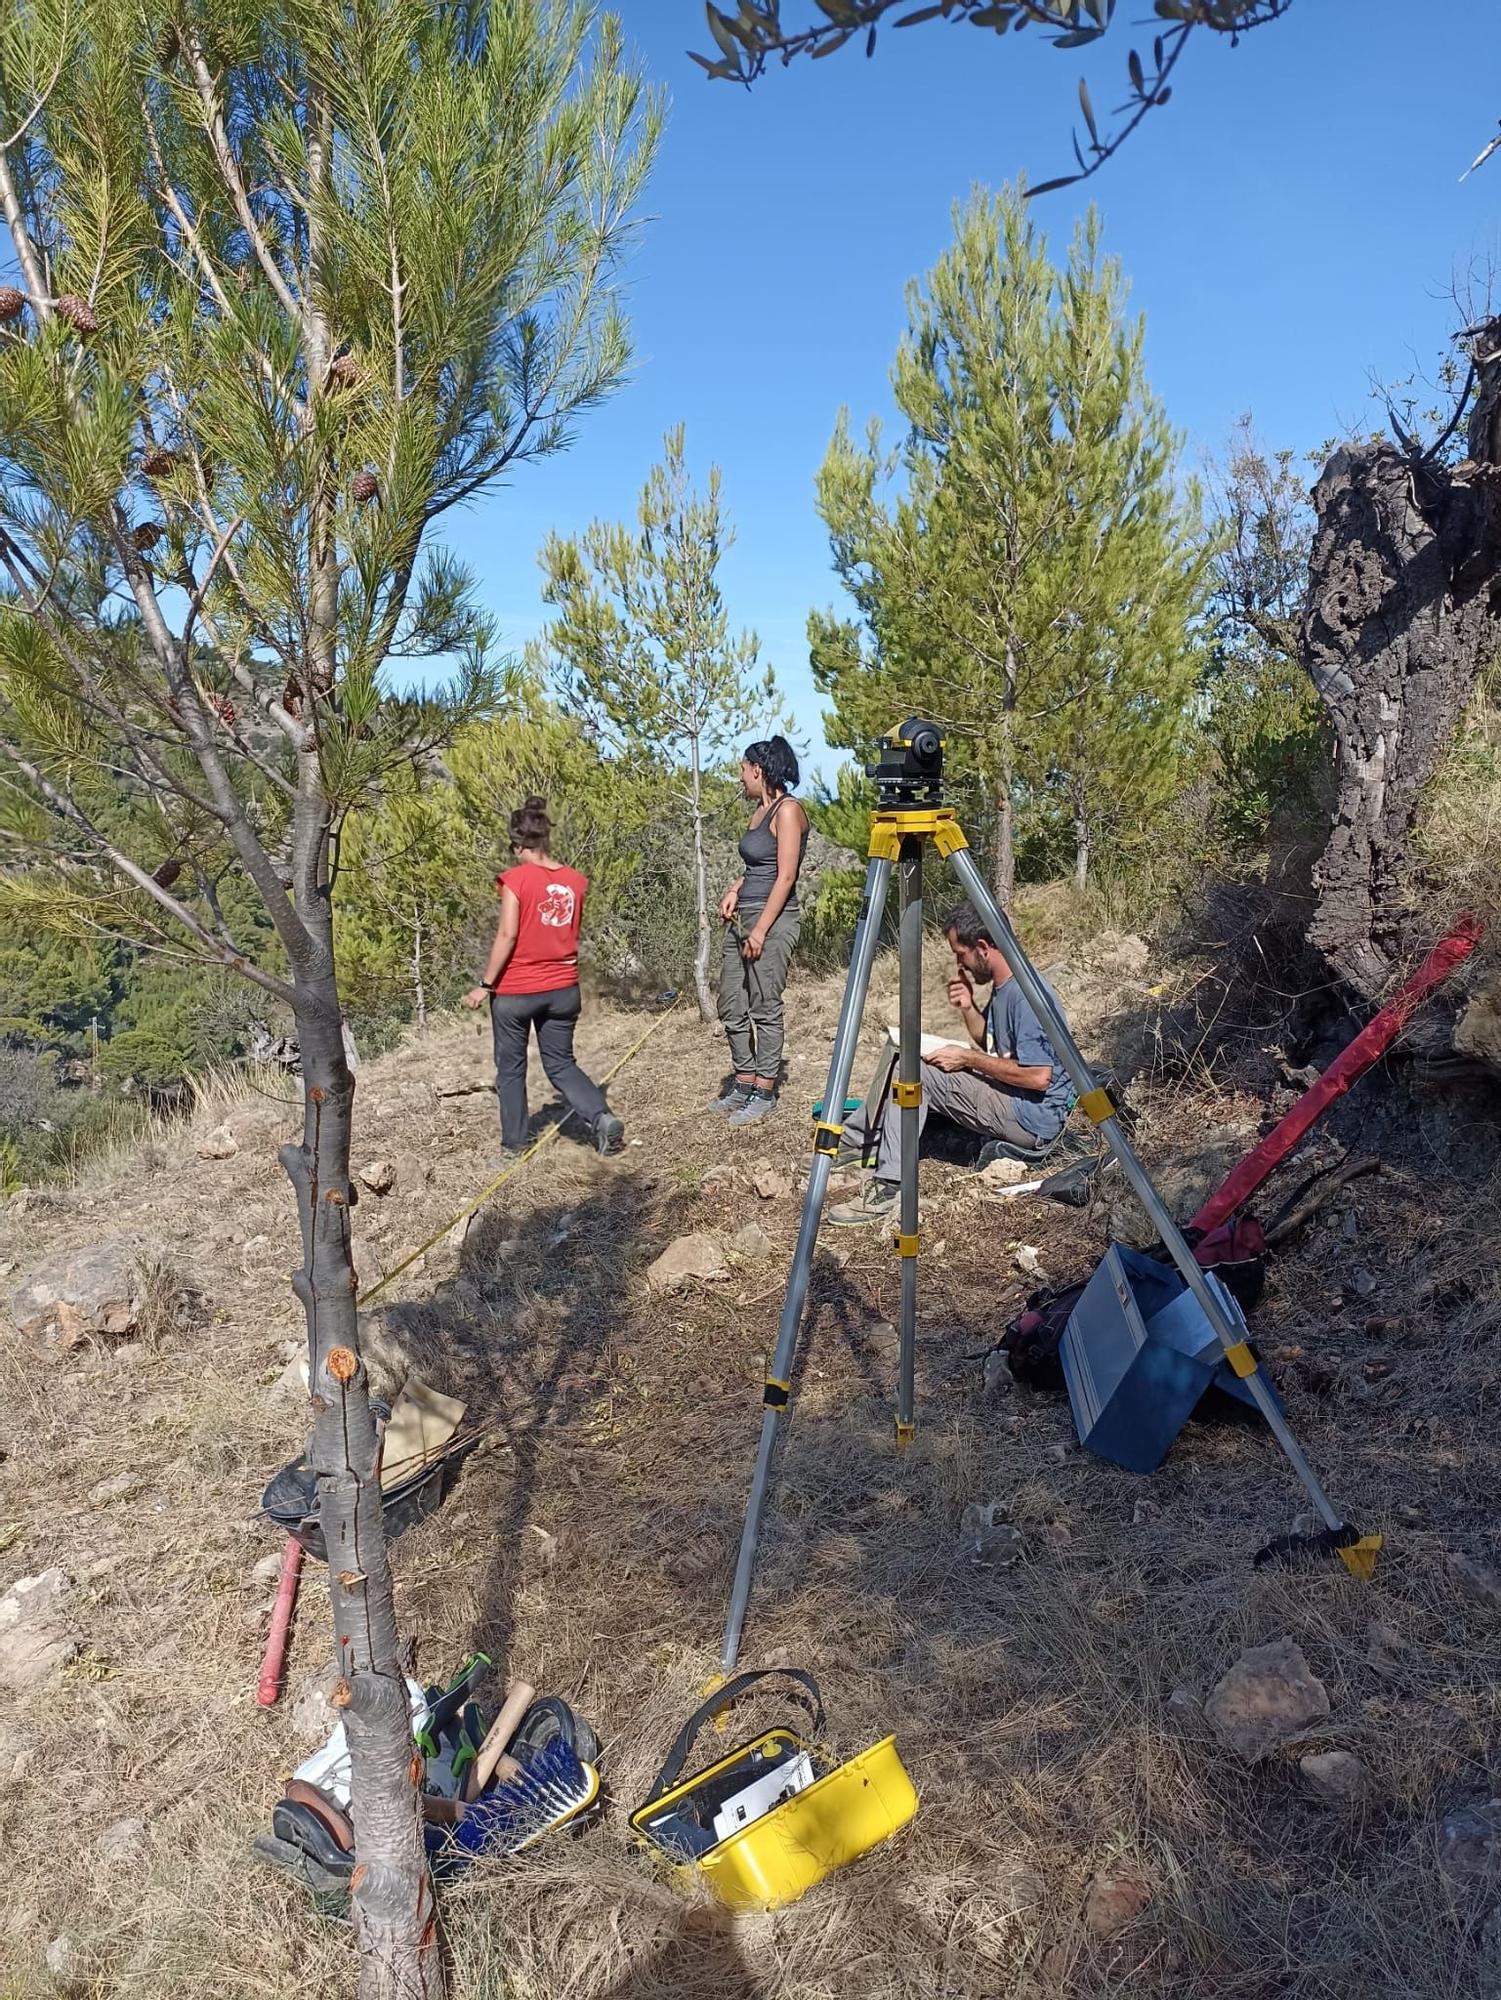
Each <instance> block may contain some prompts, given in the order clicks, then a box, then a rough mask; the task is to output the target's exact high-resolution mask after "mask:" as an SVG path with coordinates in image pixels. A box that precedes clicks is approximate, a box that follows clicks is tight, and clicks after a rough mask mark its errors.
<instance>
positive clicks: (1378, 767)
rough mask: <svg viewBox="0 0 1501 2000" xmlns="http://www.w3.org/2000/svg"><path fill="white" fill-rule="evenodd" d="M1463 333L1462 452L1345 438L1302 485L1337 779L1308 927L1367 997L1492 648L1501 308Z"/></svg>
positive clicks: (1315, 662) (1315, 668) (1499, 502)
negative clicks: (1470, 379) (1453, 459)
mask: <svg viewBox="0 0 1501 2000" xmlns="http://www.w3.org/2000/svg"><path fill="white" fill-rule="evenodd" d="M1467 338H1468V340H1469V342H1470V344H1471V355H1472V360H1473V363H1474V370H1475V376H1474V388H1475V395H1474V401H1473V404H1472V406H1471V409H1470V416H1469V437H1468V443H1469V456H1468V457H1467V458H1466V459H1464V460H1463V461H1462V462H1461V463H1460V464H1458V465H1455V466H1452V467H1449V466H1445V465H1443V464H1440V463H1438V462H1437V461H1436V458H1435V457H1434V456H1433V455H1431V454H1429V453H1424V452H1420V451H1419V450H1417V449H1416V448H1415V447H1411V446H1409V447H1408V448H1407V449H1401V448H1399V447H1398V446H1397V445H1395V444H1391V443H1389V442H1387V441H1385V440H1378V441H1376V442H1373V443H1371V444H1365V445H1352V446H1345V447H1344V448H1342V449H1341V450H1339V451H1337V452H1336V453H1335V454H1334V456H1333V457H1332V458H1331V459H1330V460H1329V463H1328V464H1327V465H1326V466H1325V468H1324V471H1323V473H1322V475H1321V476H1320V478H1319V481H1318V484H1317V485H1316V486H1315V488H1314V491H1313V503H1314V508H1315V511H1316V513H1317V516H1318V528H1317V532H1316V535H1315V538H1314V546H1313V555H1312V558H1311V561H1310V564H1309V585H1308V597H1307V601H1306V604H1305V608H1304V615H1303V625H1302V635H1301V639H1302V657H1303V664H1304V666H1305V667H1306V668H1307V670H1308V673H1309V674H1310V676H1311V677H1312V680H1313V684H1314V687H1315V689H1316V690H1317V692H1318V696H1319V699H1320V701H1321V702H1322V703H1323V705H1324V707H1325V709H1326V711H1327V712H1328V715H1329V720H1330V723H1331V724H1332V726H1333V729H1334V733H1335V741H1336V748H1337V786H1338V789H1337V795H1336V800H1335V806H1334V818H1333V825H1332V828H1331V831H1330V836H1329V843H1328V846H1327V847H1326V849H1325V851H1324V855H1323V858H1322V860H1321V861H1320V863H1319V866H1318V868H1317V870H1316V873H1315V886H1316V889H1317V891H1318V906H1317V909H1316V912H1315V914H1314V918H1313V921H1312V923H1311V925H1310V926H1309V932H1308V937H1309V942H1310V943H1311V944H1313V945H1315V946H1316V947H1317V948H1318V950H1320V951H1321V952H1322V953H1323V954H1324V956H1325V958H1327V959H1328V961H1329V962H1330V964H1331V966H1332V967H1333V968H1334V970H1335V971H1336V972H1337V973H1338V974H1339V975H1340V976H1341V978H1342V979H1344V980H1345V981H1346V982H1347V983H1348V984H1349V985H1350V986H1351V987H1353V988H1354V989H1355V991H1356V992H1357V993H1359V994H1361V995H1363V996H1364V997H1366V998H1372V997H1374V996H1375V995H1376V994H1377V993H1379V992H1381V991H1382V989H1383V988H1384V987H1385V986H1386V985H1387V984H1388V982H1389V980H1390V977H1391V974H1392V971H1393V968H1394V967H1395V966H1396V964H1397V963H1398V962H1399V961H1401V960H1403V959H1404V958H1406V957H1408V956H1409V955H1410V954H1411V951H1412V949H1413V947H1414V945H1415V944H1416V942H1417V939H1416V938H1415V937H1414V935H1413V934H1412V932H1413V917H1414V912H1415V906H1416V903H1417V892H1418V888H1419V882H1418V874H1417V861H1416V854H1415V850H1414V842H1413V829H1414V825H1415V822H1416V818H1417V814H1418V810H1419V807H1420V805H1421V802H1422V797H1423V792H1424V788H1425V787H1426V786H1427V784H1428V782H1429V781H1430V779H1431V778H1432V777H1433V776H1434V774H1435V773H1436V772H1437V770H1438V769H1439V766H1440V765H1441V764H1442V762H1443V760H1444V758H1445V756H1446V755H1447V754H1448V751H1449V749H1450V746H1451V745H1452V743H1453V741H1454V736H1455V731H1456V730H1457V728H1458V725H1459V722H1460V719H1461V717H1462V715H1463V713H1464V710H1465V707H1466V705H1467V704H1468V702H1469V701H1470V699H1471V697H1472V695H1473V693H1474V690H1475V684H1476V681H1477V679H1478V677H1479V675H1480V673H1481V672H1482V670H1483V669H1484V668H1485V667H1486V666H1487V665H1488V664H1489V662H1490V661H1491V660H1492V659H1494V658H1495V657H1496V655H1497V653H1498V651H1501V318H1497V319H1492V320H1488V321H1486V322H1485V323H1484V324H1483V325H1481V326H1479V327H1477V328H1474V329H1473V330H1472V331H1471V333H1470V334H1469V335H1468V336H1467Z"/></svg>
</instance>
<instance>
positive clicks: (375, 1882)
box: [281, 967, 444, 2000]
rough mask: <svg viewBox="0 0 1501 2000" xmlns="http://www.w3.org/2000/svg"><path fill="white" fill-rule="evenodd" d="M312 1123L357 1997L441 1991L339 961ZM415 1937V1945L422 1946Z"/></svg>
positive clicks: (308, 1078) (306, 1109)
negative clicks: (354, 1166)
mask: <svg viewBox="0 0 1501 2000" xmlns="http://www.w3.org/2000/svg"><path fill="white" fill-rule="evenodd" d="M299 999H300V1001H301V1002H302V1004H300V1005H299V1007H298V1009H297V1034H298V1042H299V1045H300V1047H301V1051H302V1074H303V1093H304V1098H303V1135H302V1143H301V1145H298V1146H291V1145H288V1146H284V1147H283V1148H282V1152H281V1163H282V1166H283V1167H284V1168H285V1169H286V1172H287V1175H288V1177H289V1179H290V1180H291V1182H292V1185H293V1187H294V1188H295V1190H296V1193H297V1208H298V1216H299V1219H300V1222H301V1225H302V1242H303V1263H302V1267H301V1269H300V1270H298V1271H296V1272H295V1273H294V1274H293V1280H292V1284H293V1289H294V1291H295V1292H296V1293H297V1296H298V1298H299V1300H300V1301H301V1304H302V1308H303V1311H304V1312H305V1314H306V1315H307V1326H308V1368H309V1380H310V1383H311V1397H312V1409H313V1435H312V1442H311V1445H310V1447H309V1452H308V1457H309V1461H310V1463H311V1465H312V1469H313V1473H314V1476H315V1478H316V1480H317V1484H318V1494H319V1502H320V1505H319V1514H320V1518H321V1521H322V1525H323V1535H324V1540H325V1542H326V1544H327V1548H328V1579H329V1592H330V1596H331V1598H332V1603H333V1613H334V1635H335V1644H336V1648H337V1652H336V1658H337V1663H338V1669H339V1680H338V1682H337V1684H336V1686H335V1690H334V1697H333V1699H334V1704H335V1706H336V1707H338V1708H341V1709H342V1710H343V1714H344V1726H345V1729H346V1731H347V1733H348V1737H349V1747H350V1751H351V1753H352V1756H353V1759H354V1783H355V1795H356V1797H357V1799H358V1801H359V1855H360V1864H359V1866H358V1867H357V1868H356V1870H355V1877H354V1884H353V1887H354V1892H355V1921H356V1924H357V1925H358V1928H359V1934H360V1947H361V1951H360V2000H439V1996H441V1994H442V1993H443V1991H444V1981H443V1968H442V1962H441V1959H440V1956H439V1952H438V1946H437V1918H436V1912H435V1910H434V1906H433V1893H432V1886H431V1883H430V1882H429V1880H428V1875H427V1866H426V1861H425V1859H424V1856H423V1850H422V1826H421V1818H420V1813H419V1808H418V1793H417V1787H418V1780H419V1778H420V1773H421V1765H420V1761H417V1760H414V1753H413V1748H412V1735H411V1722H410V1709H409V1705H408V1700H407V1689H406V1675H405V1673H404V1671H403V1667H402V1659H401V1647H400V1642H399V1638H398V1634H397V1627H396V1610H395V1596H394V1591H393V1587H392V1579H391V1566H390V1560H389V1557H388V1555H387V1551H386V1538H385V1532H384V1526H383V1523H382V1520H381V1490H380V1470H379V1449H378V1445H377V1439H376V1431H375V1424H374V1420H373V1416H372V1412H371V1408H370V1395H369V1384H368V1380H367V1377H366V1372H365V1365H364V1362H363V1360H362V1359H361V1355H360V1347H359V1337H358V1325H357V1298H356V1287H355V1275H354V1258H353V1242H352V1238H351V1211H352V1209H353V1206H354V1202H355V1198H356V1197H355V1190H354V1187H353V1185H352V1183H351V1179H350V1172H349V1146H350V1133H351V1114H352V1110H353V1104H354V1078H353V1076H352V1075H351V1074H350V1071H349V1066H348V1064H347V1062H346V1061H345V1059H344V1044H343V1035H342V1032H341V1028H340V1021H339V1002H338V994H337V990H336V987H335V982H334V978H333V973H332V968H331V967H330V970H329V973H328V975H327V976H326V977H325V978H322V979H317V978H314V979H309V980H306V981H300V982H299ZM414 1947H415V1948H414Z"/></svg>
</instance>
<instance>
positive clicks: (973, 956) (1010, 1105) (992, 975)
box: [828, 903, 1073, 1228]
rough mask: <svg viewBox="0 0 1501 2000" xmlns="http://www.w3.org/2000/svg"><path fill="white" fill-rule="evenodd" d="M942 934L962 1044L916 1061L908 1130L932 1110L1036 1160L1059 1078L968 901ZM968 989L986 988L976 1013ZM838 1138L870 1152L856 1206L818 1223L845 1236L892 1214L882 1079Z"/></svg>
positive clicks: (1063, 1078) (896, 1155) (894, 1116)
mask: <svg viewBox="0 0 1501 2000" xmlns="http://www.w3.org/2000/svg"><path fill="white" fill-rule="evenodd" d="M946 928H947V931H948V940H949V949H950V951H952V952H953V954H954V962H955V965H956V966H957V968H958V969H957V971H956V973H955V976H954V977H953V978H952V979H951V980H950V981H949V1001H950V1004H951V1005H952V1006H953V1007H955V1008H956V1009H957V1010H958V1012H959V1014H960V1016H961V1017H962V1019H963V1021H964V1025H965V1027H966V1028H967V1029H968V1030H969V1040H970V1046H969V1047H965V1046H964V1045H963V1044H962V1043H959V1042H955V1043H952V1044H950V1045H949V1046H948V1047H946V1048H941V1049H935V1050H934V1052H933V1053H932V1055H930V1056H925V1057H924V1058H923V1071H922V1104H921V1106H920V1107H919V1109H918V1114H917V1115H918V1129H919V1131H920V1130H921V1129H922V1126H923V1125H924V1124H926V1122H927V1119H928V1114H929V1113H930V1112H934V1111H936V1112H938V1113H940V1115H941V1116H943V1117H944V1118H947V1119H948V1120H949V1121H950V1123H951V1124H954V1125H958V1126H961V1127H962V1128H963V1129H964V1130H965V1131H967V1132H974V1133H977V1134H978V1135H979V1136H980V1137H981V1138H982V1139H985V1140H991V1139H1003V1140H1005V1142H1006V1143H1007V1145H1009V1146H1014V1147H1016V1148H1017V1149H1018V1150H1019V1151H1021V1152H1024V1153H1028V1152H1036V1153H1037V1154H1038V1155H1039V1157H1040V1156H1041V1155H1042V1154H1043V1153H1045V1152H1047V1151H1048V1150H1049V1148H1050V1147H1051V1146H1052V1144H1053V1141H1054V1140H1055V1139H1056V1138H1057V1137H1058V1135H1059V1133H1060V1132H1061V1131H1062V1130H1063V1124H1064V1120H1065V1119H1066V1118H1067V1117H1068V1113H1069V1107H1070V1105H1071V1104H1072V1102H1073V1089H1072V1086H1071V1085H1070V1083H1069V1080H1068V1074H1067V1072H1066V1071H1065V1069H1064V1068H1063V1065H1062V1064H1061V1063H1060V1062H1059V1060H1058V1058H1057V1056H1056V1055H1055V1054H1054V1052H1053V1045H1052V1043H1051V1042H1050V1041H1049V1040H1048V1038H1047V1036H1046V1034H1045V1033H1044V1032H1043V1027H1042V1023H1041V1022H1040V1021H1039V1020H1038V1018H1037V1016H1036V1015H1035V1014H1034V1013H1033V1012H1032V1009H1031V1007H1030V1006H1029V1005H1028V1004H1027V1001H1026V999H1025V997H1024V996H1023V994H1022V991H1021V989H1020V987H1019V986H1018V985H1017V984H1016V981H1015V980H1014V979H1013V978H1012V977H1011V968H1010V967H1009V966H1008V965H1007V963H1006V961H1005V959H1004V958H1002V956H1001V954H1000V953H999V952H998V951H997V950H996V948H995V945H994V943H993V942H992V940H991V937H990V934H989V933H988V932H987V930H986V928H985V922H984V919H983V918H982V917H981V915H980V913H979V911H978V910H976V908H975V906H974V905H973V903H961V904H960V905H959V907H958V909H957V910H955V912H954V914H953V915H952V916H951V917H950V918H949V920H948V924H947V927H946ZM976 982H978V983H979V984H981V985H988V986H989V987H990V989H991V992H990V1003H989V1005H988V1006H987V1007H986V1009H985V1011H984V1013H983V1014H982V1013H981V1011H980V1009H979V1008H978V1006H976V1004H975V985H976ZM894 1067H895V1059H894V1058H893V1061H892V1065H891V1068H892V1069H893V1070H894ZM889 1074H890V1072H888V1079H889ZM846 1131H847V1133H848V1135H849V1137H850V1138H852V1139H853V1140H854V1141H855V1143H856V1144H857V1145H860V1146H861V1150H862V1155H863V1157H865V1158H867V1159H868V1158H869V1156H870V1152H871V1149H872V1147H874V1150H875V1173H874V1175H873V1177H872V1178H871V1179H870V1180H869V1181H868V1182H867V1183H866V1186H865V1190H864V1192H863V1193H862V1195H861V1197H860V1199H859V1200H858V1201H852V1202H849V1203H847V1204H846V1205H845V1206H844V1207H842V1208H834V1209H830V1211H829V1214H828V1220H829V1221H830V1222H831V1223H833V1224H834V1225H835V1226H836V1227H840V1228H847V1227H852V1226H856V1225H858V1224H860V1223H865V1222H878V1221H881V1220H883V1219H887V1218H890V1217H892V1216H894V1215H895V1213H896V1204H897V1195H898V1192H899V1190H900V1186H901V1176H902V1114H901V1111H900V1109H899V1108H898V1106H897V1105H896V1104H895V1103H894V1102H893V1101H892V1098H891V1093H890V1087H889V1080H888V1085H887V1088H886V1089H885V1090H884V1091H882V1092H880V1093H879V1094H877V1095H876V1101H873V1102H871V1103H868V1104H866V1105H864V1106H862V1107H861V1110H860V1111H857V1112H855V1113H854V1114H853V1116H852V1117H851V1119H850V1121H849V1123H848V1125H847V1127H846Z"/></svg>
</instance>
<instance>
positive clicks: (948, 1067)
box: [923, 1042, 974, 1076]
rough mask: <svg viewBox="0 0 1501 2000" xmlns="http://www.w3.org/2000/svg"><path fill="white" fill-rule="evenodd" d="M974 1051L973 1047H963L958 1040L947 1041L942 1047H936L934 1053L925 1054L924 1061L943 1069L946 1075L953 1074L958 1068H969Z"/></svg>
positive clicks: (933, 1067) (932, 1067)
mask: <svg viewBox="0 0 1501 2000" xmlns="http://www.w3.org/2000/svg"><path fill="white" fill-rule="evenodd" d="M973 1053H974V1051H973V1050H972V1049H965V1048H961V1047H960V1046H959V1044H958V1042H946V1043H945V1044H944V1046H943V1047H942V1048H941V1049H934V1051H933V1053H932V1055H930V1056H924V1057H923V1061H924V1062H925V1063H927V1064H928V1066H929V1068H931V1069H941V1070H942V1071H943V1072H944V1073H945V1075H948V1076H952V1075H953V1074H954V1072H955V1071H956V1070H961V1069H968V1068H969V1059H970V1057H971V1056H972V1055H973Z"/></svg>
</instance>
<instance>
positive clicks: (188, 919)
mask: <svg viewBox="0 0 1501 2000" xmlns="http://www.w3.org/2000/svg"><path fill="white" fill-rule="evenodd" d="M0 756H3V757H5V758H7V759H8V760H9V761H10V763H11V764H12V765H14V767H15V768H16V769H17V770H18V771H19V772H20V773H21V775H22V777H23V778H25V780H26V782H27V785H28V787H29V788H30V792H31V795H32V796H33V797H36V798H40V799H41V800H42V802H43V803H44V804H45V805H46V807H47V808H48V810H49V811H50V812H52V813H53V814H54V815H55V816H56V817H57V818H58V819H59V820H61V821H62V822H63V823H64V824H66V825H68V826H71V827H72V828H73V829H74V830H75V832H77V833H80V834H82V835H83V837H84V838H85V840H86V841H87V842H88V844H89V845H90V846H91V847H92V849H93V850H94V852H95V853H96V854H98V855H99V856H100V858H101V859H103V860H105V861H107V862H108V863H109V865H110V867H111V868H113V869H114V871H115V873H116V874H117V875H119V876H120V877H121V878H122V879H123V880H125V881H127V882H129V883H131V884H132V885H133V886H134V887H135V888H137V889H140V890H142V891H143V892H144V893H145V894H146V895H148V896H149V897H150V898H151V900H152V901H153V902H154V903H156V904H157V905H158V906H159V907H160V908H161V909H163V910H165V911H166V912H167V914H168V915H169V916H170V917H171V918H172V919H173V920H174V922H176V923H178V924H180V925H181V926H182V928H183V929H184V930H185V931H186V932H187V933H188V935H189V936H190V937H191V938H194V939H196V941H197V942H198V943H199V944H201V945H202V946H203V947H204V948H205V950H207V951H208V952H209V953H210V955H211V956H212V957H213V958H214V959H215V960H216V961H217V962H218V963H219V964H221V965H225V966H228V967H229V968H230V969H231V970H232V971H235V972H239V973H243V974H244V976H245V977H246V978H247V979H251V980H254V982H255V983H256V985H257V986H260V987H262V988H264V990H265V991H266V992H267V993H270V994H272V995H273V996H274V997H275V998H276V999H278V1000H280V1001H281V1002H282V1003H283V1005H285V1006H288V1007H291V1006H293V1005H295V1004H296V1001H297V993H296V990H295V989H294V988H293V987H291V986H289V985H288V984H287V983H286V982H285V981H284V980H281V979H278V978H277V977H276V976H275V975H274V974H273V973H269V972H266V971H264V970H263V969H262V968H261V967H260V966H258V965H256V964H254V963H253V962H252V961H251V960H249V959H243V958H239V957H237V956H235V955H234V954H232V953H230V952H228V951H227V950H226V949H225V948H224V946H223V945H222V944H221V943H220V942H219V941H218V940H217V939H216V938H215V937H214V936H213V934H212V932H210V931H208V930H206V929H205V928H204V926H203V925H202V924H201V923H200V922H199V921H198V919H197V917H195V916H194V914H193V912H192V911H191V910H190V909H189V908H188V906H187V904H186V903H183V902H180V901H179V900H178V898H177V897H176V896H174V895H173V894H172V892H171V891H170V890H169V889H165V888H163V887H162V885H161V883H160V882H158V881H157V880H156V879H155V877H154V876H152V875H150V874H148V873H147V871H146V870H145V869H144V868H142V867H140V866H139V864H138V863H136V862H134V861H132V860H131V858H130V856H129V855H128V854H125V853H123V852H122V851H121V850H120V849H119V848H118V847H116V846H115V845H114V843H113V842H112V841H111V840H109V839H108V838H107V836H106V835H105V834H104V833H102V832H101V831H100V829H99V828H98V827H97V826H95V825H94V824H93V822H92V821H91V820H90V819H89V817H88V815H87V814H86V813H85V812H84V811H83V809H82V808H81V807H80V806H79V805H78V804H77V803H76V801H74V800H72V799H70V798H68V797H67V796H66V795H65V794H64V793H63V792H61V791H59V790H58V788H57V787H56V786H55V785H54V784H53V783H52V781H51V780H50V779H49V778H48V777H47V776H46V775H45V774H44V773H43V772H42V771H41V770H39V769H38V768H37V766H36V765H35V764H33V763H32V762H31V760H30V759H29V758H27V757H25V756H24V755H23V754H22V753H21V751H20V750H18V749H17V748H16V746H15V745H14V744H13V743H10V742H8V741H7V740H6V738H5V737H4V736H0Z"/></svg>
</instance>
